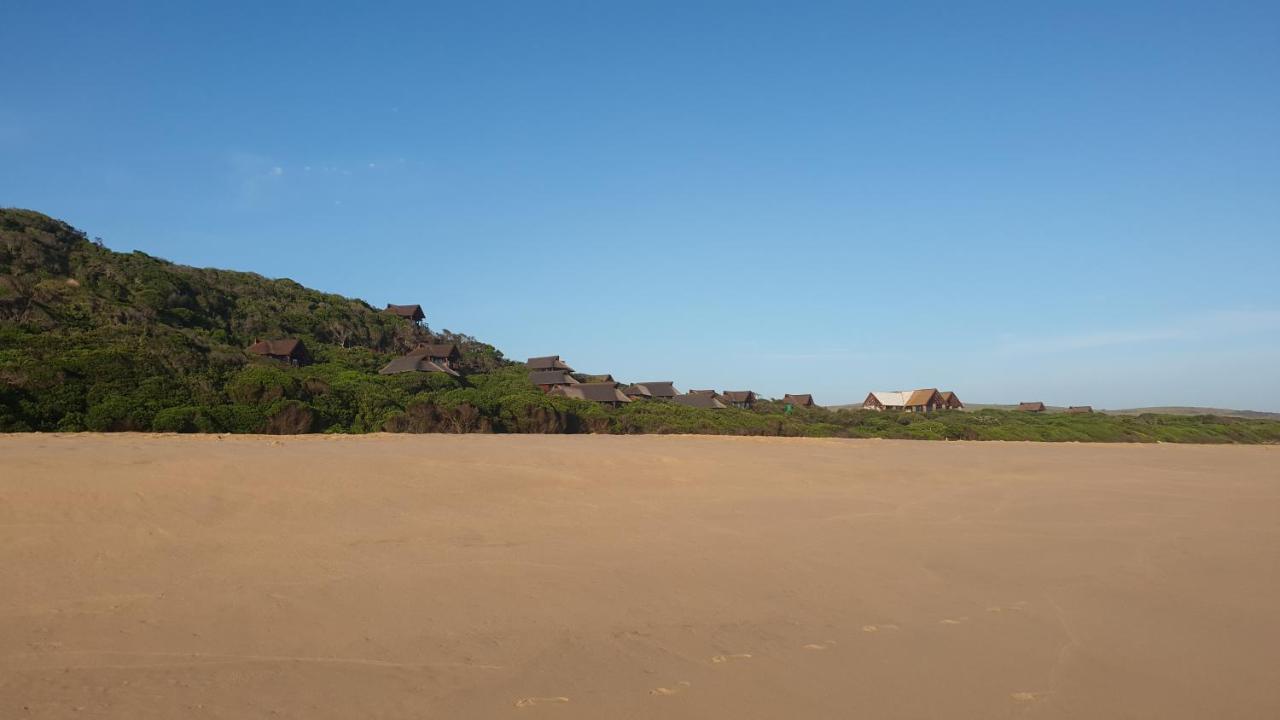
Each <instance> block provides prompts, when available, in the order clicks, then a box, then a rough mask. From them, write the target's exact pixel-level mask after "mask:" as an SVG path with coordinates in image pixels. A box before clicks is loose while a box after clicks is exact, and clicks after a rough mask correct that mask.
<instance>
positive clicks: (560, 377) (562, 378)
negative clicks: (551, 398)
mask: <svg viewBox="0 0 1280 720" xmlns="http://www.w3.org/2000/svg"><path fill="white" fill-rule="evenodd" d="M529 382H531V383H533V384H534V385H537V386H538V388H539V389H541V390H542V392H551V390H552V389H553V388H557V387H562V386H565V385H580V384H581V383H579V382H578V381H577V380H575V379H574V377H573V376H572V375H570V374H569V373H567V372H565V371H563V370H534V371H533V372H531V373H529Z"/></svg>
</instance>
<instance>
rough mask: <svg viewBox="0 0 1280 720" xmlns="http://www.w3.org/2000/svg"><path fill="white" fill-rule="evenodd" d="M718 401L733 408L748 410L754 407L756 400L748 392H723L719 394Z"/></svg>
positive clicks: (753, 394)
mask: <svg viewBox="0 0 1280 720" xmlns="http://www.w3.org/2000/svg"><path fill="white" fill-rule="evenodd" d="M720 399H721V400H722V401H723V402H725V403H728V404H729V405H732V406H733V407H736V408H742V409H743V410H750V409H751V408H753V407H755V404H756V399H757V398H756V394H755V393H754V392H752V391H750V390H725V391H724V392H723V393H721V394H720Z"/></svg>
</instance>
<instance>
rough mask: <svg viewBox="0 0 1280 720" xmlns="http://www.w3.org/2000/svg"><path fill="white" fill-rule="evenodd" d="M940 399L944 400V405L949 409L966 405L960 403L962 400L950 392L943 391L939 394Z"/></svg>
mask: <svg viewBox="0 0 1280 720" xmlns="http://www.w3.org/2000/svg"><path fill="white" fill-rule="evenodd" d="M938 397H940V398H942V404H943V405H946V406H947V407H957V408H962V407H964V403H962V402H960V398H959V397H957V396H956V394H955V393H953V392H951V391H950V390H942V391H940V392H939V393H938Z"/></svg>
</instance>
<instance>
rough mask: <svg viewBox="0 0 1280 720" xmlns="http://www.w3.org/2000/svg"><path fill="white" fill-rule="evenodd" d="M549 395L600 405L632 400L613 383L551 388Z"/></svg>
mask: <svg viewBox="0 0 1280 720" xmlns="http://www.w3.org/2000/svg"><path fill="white" fill-rule="evenodd" d="M547 394H548V395H560V396H562V397H571V398H577V399H579V400H590V401H591V402H599V403H625V402H631V398H629V397H627V396H626V395H623V394H622V391H621V390H619V389H618V386H617V385H615V384H614V383H611V382H599V383H581V384H578V385H557V386H556V387H553V388H551V390H550V391H549V392H548V393H547Z"/></svg>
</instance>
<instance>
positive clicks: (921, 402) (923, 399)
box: [906, 388, 940, 407]
mask: <svg viewBox="0 0 1280 720" xmlns="http://www.w3.org/2000/svg"><path fill="white" fill-rule="evenodd" d="M939 399H940V398H939V397H938V391H937V390H936V389H934V388H924V389H922V390H912V391H911V397H908V398H907V404H906V407H926V406H928V405H935V404H937V402H938V400H939Z"/></svg>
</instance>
